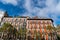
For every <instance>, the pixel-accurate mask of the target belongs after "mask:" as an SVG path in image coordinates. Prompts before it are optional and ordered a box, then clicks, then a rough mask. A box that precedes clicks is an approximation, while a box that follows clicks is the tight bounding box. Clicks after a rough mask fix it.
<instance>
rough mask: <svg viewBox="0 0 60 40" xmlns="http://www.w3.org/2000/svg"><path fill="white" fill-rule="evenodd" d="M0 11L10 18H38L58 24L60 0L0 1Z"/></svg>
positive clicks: (59, 19) (59, 21) (59, 20)
mask: <svg viewBox="0 0 60 40" xmlns="http://www.w3.org/2000/svg"><path fill="white" fill-rule="evenodd" d="M0 10H3V11H7V12H8V14H9V15H10V16H14V15H19V16H39V17H47V18H52V19H53V20H54V24H55V25H56V24H60V0H0Z"/></svg>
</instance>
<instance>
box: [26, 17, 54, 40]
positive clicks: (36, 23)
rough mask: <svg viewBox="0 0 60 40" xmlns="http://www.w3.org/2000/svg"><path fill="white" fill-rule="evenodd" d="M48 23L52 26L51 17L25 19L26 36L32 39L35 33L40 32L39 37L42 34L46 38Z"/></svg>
mask: <svg viewBox="0 0 60 40" xmlns="http://www.w3.org/2000/svg"><path fill="white" fill-rule="evenodd" d="M48 25H51V26H53V20H52V19H49V18H38V17H34V18H29V19H27V27H26V28H27V34H28V35H27V36H28V37H29V36H30V37H31V38H32V39H34V36H35V33H38V34H40V36H41V37H42V36H44V37H45V39H46V40H48V34H47V33H48V32H47V29H46V27H48ZM42 34H43V35H42ZM38 36H39V35H38ZM31 38H30V39H31ZM36 40H37V39H36Z"/></svg>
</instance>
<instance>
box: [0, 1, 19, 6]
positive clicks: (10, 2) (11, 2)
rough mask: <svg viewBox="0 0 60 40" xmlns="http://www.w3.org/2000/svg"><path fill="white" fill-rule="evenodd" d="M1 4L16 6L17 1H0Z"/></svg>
mask: <svg viewBox="0 0 60 40" xmlns="http://www.w3.org/2000/svg"><path fill="white" fill-rule="evenodd" d="M0 1H1V2H2V3H3V4H13V5H17V3H18V2H17V0H0Z"/></svg>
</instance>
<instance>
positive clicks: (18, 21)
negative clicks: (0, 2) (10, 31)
mask: <svg viewBox="0 0 60 40" xmlns="http://www.w3.org/2000/svg"><path fill="white" fill-rule="evenodd" d="M26 22H27V17H3V18H2V24H3V23H10V24H12V25H13V27H16V28H17V29H19V28H20V27H22V28H24V26H25V27H26Z"/></svg>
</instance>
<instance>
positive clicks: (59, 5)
mask: <svg viewBox="0 0 60 40" xmlns="http://www.w3.org/2000/svg"><path fill="white" fill-rule="evenodd" d="M57 1H59V0H46V1H45V4H46V5H47V7H45V8H42V9H41V8H38V7H33V5H32V4H31V0H26V3H25V7H26V9H27V10H28V13H25V14H24V15H27V14H28V16H29V15H30V16H31V15H32V14H34V15H35V16H43V17H49V15H48V14H51V18H52V19H53V20H54V21H55V22H56V21H57V20H58V19H59V18H58V15H60V1H59V2H57ZM40 2H41V1H38V5H40ZM32 16H33V15H32Z"/></svg>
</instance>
